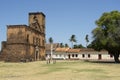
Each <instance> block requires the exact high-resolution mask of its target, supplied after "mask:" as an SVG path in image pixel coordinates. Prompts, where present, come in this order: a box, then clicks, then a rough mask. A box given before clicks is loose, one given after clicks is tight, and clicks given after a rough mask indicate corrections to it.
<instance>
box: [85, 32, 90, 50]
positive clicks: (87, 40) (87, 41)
mask: <svg viewBox="0 0 120 80" xmlns="http://www.w3.org/2000/svg"><path fill="white" fill-rule="evenodd" d="M85 40H86V48H87V46H88V43H89V39H88V34H87V35H86V36H85Z"/></svg>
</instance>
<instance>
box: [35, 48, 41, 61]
mask: <svg viewBox="0 0 120 80" xmlns="http://www.w3.org/2000/svg"><path fill="white" fill-rule="evenodd" d="M39 56H40V54H39V48H38V46H36V47H35V61H38V60H39Z"/></svg>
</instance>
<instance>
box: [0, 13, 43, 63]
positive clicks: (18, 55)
mask: <svg viewBox="0 0 120 80" xmlns="http://www.w3.org/2000/svg"><path fill="white" fill-rule="evenodd" d="M44 58H45V15H44V14H43V13H42V12H36V13H29V26H27V25H8V26H7V41H3V42H2V49H1V54H0V60H3V61H13V62H19V61H37V60H42V59H44Z"/></svg>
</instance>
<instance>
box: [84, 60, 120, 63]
mask: <svg viewBox="0 0 120 80" xmlns="http://www.w3.org/2000/svg"><path fill="white" fill-rule="evenodd" d="M84 62H90V63H102V64H120V63H116V62H115V61H114V60H84Z"/></svg>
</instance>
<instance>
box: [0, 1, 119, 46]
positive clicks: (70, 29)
mask: <svg viewBox="0 0 120 80" xmlns="http://www.w3.org/2000/svg"><path fill="white" fill-rule="evenodd" d="M119 5H120V0H0V19H1V20H0V42H1V41H6V38H7V37H6V33H7V32H6V29H7V28H6V25H16V24H27V25H28V13H29V12H43V13H44V14H45V15H46V40H47V41H48V38H49V37H52V38H53V40H54V42H55V43H56V42H59V43H61V42H62V43H68V44H70V42H69V38H70V36H71V35H72V34H74V35H76V39H77V44H82V45H84V46H85V44H86V41H85V35H86V34H88V35H89V39H90V41H91V40H92V35H91V31H92V30H93V29H94V28H95V27H96V25H95V21H96V20H97V19H98V18H99V17H100V16H101V15H102V13H104V12H110V11H112V10H118V11H120V6H119ZM0 47H1V45H0Z"/></svg>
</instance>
